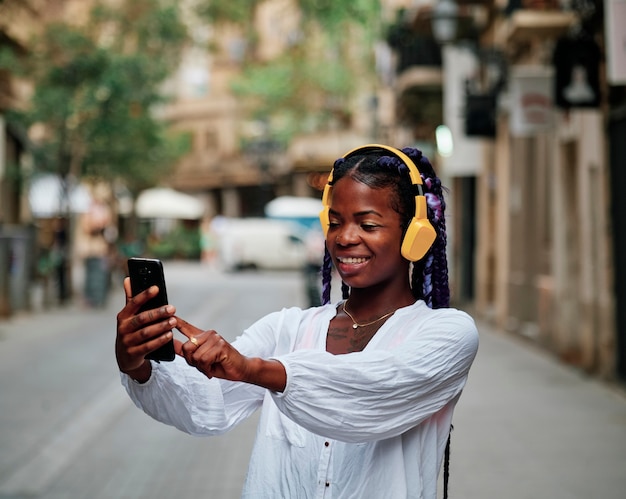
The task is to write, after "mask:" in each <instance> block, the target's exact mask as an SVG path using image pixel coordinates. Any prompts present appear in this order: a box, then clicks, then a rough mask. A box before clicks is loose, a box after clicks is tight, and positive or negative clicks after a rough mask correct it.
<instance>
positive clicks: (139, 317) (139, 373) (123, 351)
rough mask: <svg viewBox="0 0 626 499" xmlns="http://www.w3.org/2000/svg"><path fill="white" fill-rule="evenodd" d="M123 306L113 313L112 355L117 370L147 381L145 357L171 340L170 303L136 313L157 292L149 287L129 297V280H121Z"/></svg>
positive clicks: (173, 320)
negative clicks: (115, 314)
mask: <svg viewBox="0 0 626 499" xmlns="http://www.w3.org/2000/svg"><path fill="white" fill-rule="evenodd" d="M124 292H125V294H126V305H125V306H124V308H123V309H122V310H121V311H120V312H119V313H118V314H117V336H116V339H115V357H116V359H117V365H118V367H119V369H120V371H122V372H124V373H127V374H128V375H129V376H131V377H132V378H134V379H136V380H137V381H147V379H148V378H149V377H150V372H151V370H150V362H148V361H147V360H145V356H146V355H147V354H149V353H150V352H152V351H154V350H156V349H157V348H159V347H161V346H163V345H165V344H166V343H167V342H168V341H170V340H171V339H172V328H173V327H175V326H176V318H175V317H174V314H175V313H176V309H175V308H174V307H173V306H172V305H166V306H165V307H160V308H156V309H153V310H147V311H145V312H141V313H139V314H138V313H137V312H138V311H139V308H140V307H141V306H142V305H143V304H144V303H146V302H147V301H148V300H149V299H150V298H153V297H154V296H156V295H157V293H158V288H157V287H156V286H152V287H151V288H149V289H147V290H145V291H143V292H141V293H139V294H138V295H137V296H134V297H133V296H132V294H131V290H130V279H129V278H128V277H127V278H125V279H124Z"/></svg>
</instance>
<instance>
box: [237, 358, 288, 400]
mask: <svg viewBox="0 0 626 499" xmlns="http://www.w3.org/2000/svg"><path fill="white" fill-rule="evenodd" d="M249 362H250V369H249V372H248V375H247V377H246V379H245V380H244V381H246V382H247V383H251V384H253V385H258V386H261V387H263V388H266V389H268V390H271V391H273V392H282V391H283V390H284V389H285V386H286V385H287V372H286V371H285V367H284V366H283V365H282V364H281V363H280V362H279V361H277V360H264V359H260V358H258V357H255V358H251V359H249Z"/></svg>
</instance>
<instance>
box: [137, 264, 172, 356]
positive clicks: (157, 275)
mask: <svg viewBox="0 0 626 499" xmlns="http://www.w3.org/2000/svg"><path fill="white" fill-rule="evenodd" d="M128 275H129V277H130V288H131V292H132V295H133V296H135V295H137V294H139V293H141V292H142V291H144V290H145V289H148V288H149V287H150V286H152V285H155V284H156V285H157V286H158V287H159V294H158V295H156V296H155V297H153V298H151V299H150V300H148V301H147V302H146V303H144V304H143V305H142V307H141V308H140V309H139V311H140V312H143V311H145V310H151V309H153V308H159V307H162V306H164V305H167V303H168V301H167V291H166V288H165V274H164V272H163V263H162V262H161V260H156V259H152V258H129V259H128ZM174 356H175V354H174V340H171V341H169V342H168V343H166V344H165V345H163V346H162V347H159V348H158V349H156V350H154V351H153V352H150V353H149V354H148V355H146V359H152V360H157V361H161V360H166V361H172V360H174Z"/></svg>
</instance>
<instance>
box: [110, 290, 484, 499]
mask: <svg viewBox="0 0 626 499" xmlns="http://www.w3.org/2000/svg"><path fill="white" fill-rule="evenodd" d="M335 315H336V305H324V306H321V307H316V308H310V309H306V310H301V309H299V308H289V309H283V310H282V311H280V312H275V313H272V314H269V315H267V316H266V317H264V318H262V319H260V320H259V321H258V322H256V323H255V324H254V325H252V326H251V327H250V328H249V329H247V330H246V331H245V332H244V334H243V335H242V336H240V337H238V338H237V339H236V340H235V342H234V343H233V345H234V346H235V348H237V349H238V350H239V351H240V352H241V353H242V354H244V355H246V356H253V357H261V358H266V359H267V358H274V359H276V360H278V361H280V362H281V363H282V364H283V365H284V366H285V369H286V371H287V385H286V388H285V390H284V392H282V393H277V392H271V391H269V390H266V389H264V388H261V387H258V386H255V385H251V384H247V383H237V382H231V381H225V380H219V379H208V378H206V377H205V376H204V375H203V374H202V373H200V372H199V371H198V370H196V369H195V368H192V367H190V366H188V365H187V363H186V362H185V361H184V359H182V358H180V357H177V358H176V360H175V361H174V362H169V363H168V362H163V363H160V364H159V363H155V362H153V363H152V376H151V378H150V379H149V380H148V381H147V382H146V383H144V384H139V383H136V382H133V381H132V379H131V378H130V377H128V376H126V375H124V374H122V383H123V384H124V386H125V387H126V389H127V391H128V393H129V395H130V397H131V398H132V400H133V401H134V403H135V404H136V405H137V406H138V407H139V408H141V409H142V410H143V411H145V412H146V413H147V414H149V415H150V416H152V417H153V418H154V419H156V420H158V421H161V422H163V423H166V424H169V425H173V426H175V427H176V428H178V429H180V430H182V431H184V432H187V433H189V434H192V435H217V434H221V433H224V432H226V431H228V430H229V429H231V428H232V427H233V426H235V425H236V424H237V423H239V422H240V421H242V420H243V419H245V418H246V417H248V416H249V415H251V414H252V413H253V412H254V411H255V410H256V409H257V408H259V407H262V408H263V409H262V413H261V418H260V422H259V427H258V430H257V436H256V441H255V444H254V449H253V452H252V457H251V460H250V465H249V468H248V475H247V478H246V483H245V486H244V491H243V497H244V498H254V499H263V498H267V499H277V498H285V499H299V498H325V499H329V498H335V499H336V498H341V499H344V498H355V499H367V498H372V499H385V498H388V499H401V498H422V499H435V498H436V495H437V476H438V474H439V470H440V468H441V463H442V460H443V454H444V449H445V445H446V440H447V437H448V433H449V431H450V424H451V422H452V413H453V410H454V406H455V405H456V403H457V401H458V399H459V397H460V395H461V391H462V390H463V387H464V386H465V383H466V381H467V376H468V372H469V369H470V366H471V364H472V362H473V360H474V357H475V355H476V352H477V349H478V332H477V330H476V326H475V324H474V321H473V320H472V318H471V317H470V316H469V315H467V314H466V313H464V312H461V311H459V310H456V309H451V308H448V309H437V310H431V309H429V308H428V307H427V306H426V304H425V303H424V302H423V301H417V302H416V303H415V304H413V305H410V306H408V307H403V308H400V309H398V310H397V311H396V313H395V314H394V315H393V316H391V317H390V318H389V319H388V320H387V321H386V322H385V323H384V324H383V325H382V326H381V328H380V329H379V330H378V332H377V333H376V334H375V335H374V337H373V338H372V339H371V340H370V342H369V343H368V345H367V346H366V347H365V349H364V350H363V351H362V352H355V353H350V354H344V355H333V354H330V353H328V352H326V334H327V331H328V326H329V322H330V320H331V319H332V318H333V317H335Z"/></svg>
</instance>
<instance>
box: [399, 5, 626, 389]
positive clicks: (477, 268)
mask: <svg viewBox="0 0 626 499" xmlns="http://www.w3.org/2000/svg"><path fill="white" fill-rule="evenodd" d="M610 4H615V5H617V4H619V5H618V7H617V8H616V7H615V5H612V6H610ZM623 5H624V2H623V1H621V2H620V1H613V2H611V1H607V2H605V3H604V4H603V3H602V2H594V1H591V0H572V1H571V2H557V1H551V0H546V1H542V0H537V1H514V0H511V1H509V2H506V1H504V0H502V1H501V0H495V1H494V0H480V1H472V0H458V1H457V2H454V1H453V0H438V1H437V3H433V4H431V5H418V2H415V3H414V8H413V9H412V10H411V15H410V16H409V18H408V20H407V21H405V23H406V29H408V28H412V33H413V36H414V38H415V40H414V41H413V43H417V39H419V38H421V37H423V36H424V33H426V32H427V29H428V25H430V26H431V27H432V26H434V25H435V24H439V25H441V22H442V21H444V22H448V26H447V28H448V29H447V30H446V29H444V31H443V34H442V33H441V32H440V33H439V34H437V33H435V31H434V30H433V33H432V35H433V36H435V37H438V38H439V41H440V43H441V44H442V67H443V74H444V78H443V79H442V83H441V87H442V93H443V96H442V101H441V102H442V112H443V120H442V121H441V122H440V123H442V124H445V125H446V129H445V134H442V138H445V143H444V144H442V143H440V144H439V146H440V149H439V152H440V154H439V156H438V157H437V162H438V166H439V169H440V172H441V173H442V175H443V176H444V177H445V178H447V180H448V184H449V185H450V187H451V195H450V207H449V208H450V210H449V221H450V222H451V223H450V222H449V231H450V233H451V237H450V240H451V262H452V269H453V276H454V277H453V284H454V296H455V297H456V299H457V300H458V301H461V302H466V303H473V304H474V306H475V309H476V313H477V314H478V315H481V316H483V317H486V318H489V319H491V320H493V321H494V322H495V324H496V325H497V326H498V327H500V328H502V329H505V330H508V331H512V332H515V333H518V334H520V335H522V336H524V337H525V338H528V339H530V340H532V341H534V342H536V343H538V344H539V345H542V346H545V347H546V348H547V349H549V350H550V351H552V352H553V353H555V354H556V355H557V356H558V357H559V358H561V359H563V360H564V361H566V362H568V363H571V364H574V365H576V366H580V367H581V368H583V369H585V370H587V371H589V372H593V373H596V374H599V375H600V376H602V377H605V378H614V377H615V376H616V375H617V376H619V377H621V378H624V377H625V376H626V320H625V317H624V313H623V312H620V310H624V308H625V307H624V303H623V301H624V291H623V286H622V285H621V284H619V281H620V279H619V276H623V275H624V269H623V268H622V267H623V264H622V263H621V262H620V261H619V258H617V259H614V257H613V255H619V254H621V253H623V252H624V240H623V239H624V238H623V236H622V235H621V234H620V231H619V230H618V227H619V225H618V223H619V221H620V220H621V219H623V217H624V215H623V213H624V205H623V201H622V200H621V198H623V196H621V195H619V194H617V193H618V192H619V186H623V185H624V175H623V173H622V172H623V165H624V162H625V155H624V145H623V142H624V137H626V135H625V134H624V112H623V110H624V106H625V104H626V99H625V98H624V97H625V95H624V84H625V83H626V77H625V75H624V74H623V71H624V70H623V69H622V74H621V75H619V76H618V75H613V76H611V77H609V74H610V73H611V72H610V71H609V72H607V67H611V64H612V65H613V66H615V67H618V68H624V57H625V56H624V48H623V47H621V49H620V48H619V47H618V49H617V50H615V51H614V52H613V53H612V54H610V53H607V46H610V45H611V44H612V43H613V42H614V39H613V37H615V36H621V37H622V38H623V36H624V33H623V28H621V27H618V26H617V24H618V23H616V22H615V19H616V17H615V16H616V15H617V14H618V13H619V12H624V11H623V10H619V9H620V8H622V9H623V7H622V6H623ZM609 6H610V8H611V9H612V10H611V12H612V13H609V12H607V9H608V8H609ZM405 19H406V16H405ZM609 26H613V28H612V29H613V31H612V32H608V31H607V28H608V27H609ZM619 29H621V30H622V32H621V34H620V35H618V34H617V33H616V30H619ZM406 36H407V37H410V36H411V35H410V34H407V35H406ZM616 45H617V44H616ZM619 50H621V52H619ZM413 55H415V52H413ZM609 56H610V57H613V58H618V59H619V60H614V61H612V62H611V61H610V60H608V58H609ZM417 65H418V64H416V63H415V62H413V65H412V66H413V67H409V68H408V69H407V68H404V72H400V73H399V74H398V75H397V81H398V82H400V81H404V79H405V78H408V74H409V72H413V71H414V68H415V67H416V66H417ZM614 72H615V71H613V73H614ZM409 85H411V86H412V87H413V89H412V91H413V92H419V91H421V89H422V86H421V84H420V83H419V82H418V81H417V79H416V80H415V81H413V82H411V83H410V84H409ZM395 91H396V101H399V102H402V98H403V95H402V92H404V93H406V86H405V85H396V87H395ZM420 100H421V99H420ZM433 124H434V123H433ZM435 126H436V125H435ZM450 142H451V144H452V147H451V148H450V147H449V143H450ZM442 146H445V147H443V149H442ZM620 165H622V167H621V168H620ZM616 194H617V198H618V199H616V197H615V196H616ZM622 232H623V231H622ZM616 280H617V281H618V282H617V283H616ZM621 280H623V279H621ZM620 303H621V306H620Z"/></svg>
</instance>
